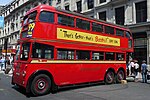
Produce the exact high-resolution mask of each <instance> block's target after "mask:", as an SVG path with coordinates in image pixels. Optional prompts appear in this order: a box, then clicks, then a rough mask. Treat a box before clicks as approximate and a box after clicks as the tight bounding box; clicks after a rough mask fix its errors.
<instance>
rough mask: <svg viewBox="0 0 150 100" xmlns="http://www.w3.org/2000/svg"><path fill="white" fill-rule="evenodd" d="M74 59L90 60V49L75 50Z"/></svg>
mask: <svg viewBox="0 0 150 100" xmlns="http://www.w3.org/2000/svg"><path fill="white" fill-rule="evenodd" d="M76 59H80V60H90V51H81V50H78V51H77V52H76Z"/></svg>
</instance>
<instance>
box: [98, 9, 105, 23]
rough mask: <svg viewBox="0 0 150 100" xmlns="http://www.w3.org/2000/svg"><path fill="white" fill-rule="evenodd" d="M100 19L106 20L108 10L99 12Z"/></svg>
mask: <svg viewBox="0 0 150 100" xmlns="http://www.w3.org/2000/svg"><path fill="white" fill-rule="evenodd" d="M99 19H101V20H104V21H106V11H103V12H99Z"/></svg>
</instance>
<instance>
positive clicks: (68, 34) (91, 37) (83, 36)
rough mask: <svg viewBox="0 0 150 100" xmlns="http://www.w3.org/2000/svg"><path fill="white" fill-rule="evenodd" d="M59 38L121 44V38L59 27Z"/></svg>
mask: <svg viewBox="0 0 150 100" xmlns="http://www.w3.org/2000/svg"><path fill="white" fill-rule="evenodd" d="M57 39H64V40H72V41H79V42H89V43H96V44H104V45H111V46H120V39H119V38H113V37H109V36H102V35H95V34H90V33H86V32H79V31H73V30H68V29H63V28H57Z"/></svg>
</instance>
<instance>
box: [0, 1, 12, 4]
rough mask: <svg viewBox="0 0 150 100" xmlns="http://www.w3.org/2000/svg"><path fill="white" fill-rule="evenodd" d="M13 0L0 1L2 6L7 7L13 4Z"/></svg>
mask: <svg viewBox="0 0 150 100" xmlns="http://www.w3.org/2000/svg"><path fill="white" fill-rule="evenodd" d="M12 1H13V0H0V5H6V4H9V3H10V2H12Z"/></svg>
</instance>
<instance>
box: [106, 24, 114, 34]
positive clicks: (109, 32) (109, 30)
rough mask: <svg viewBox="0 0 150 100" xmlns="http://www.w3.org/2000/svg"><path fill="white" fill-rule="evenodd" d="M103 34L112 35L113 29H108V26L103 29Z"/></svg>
mask: <svg viewBox="0 0 150 100" xmlns="http://www.w3.org/2000/svg"><path fill="white" fill-rule="evenodd" d="M105 32H106V33H107V34H112V35H113V34H114V28H113V27H110V26H106V27H105Z"/></svg>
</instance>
